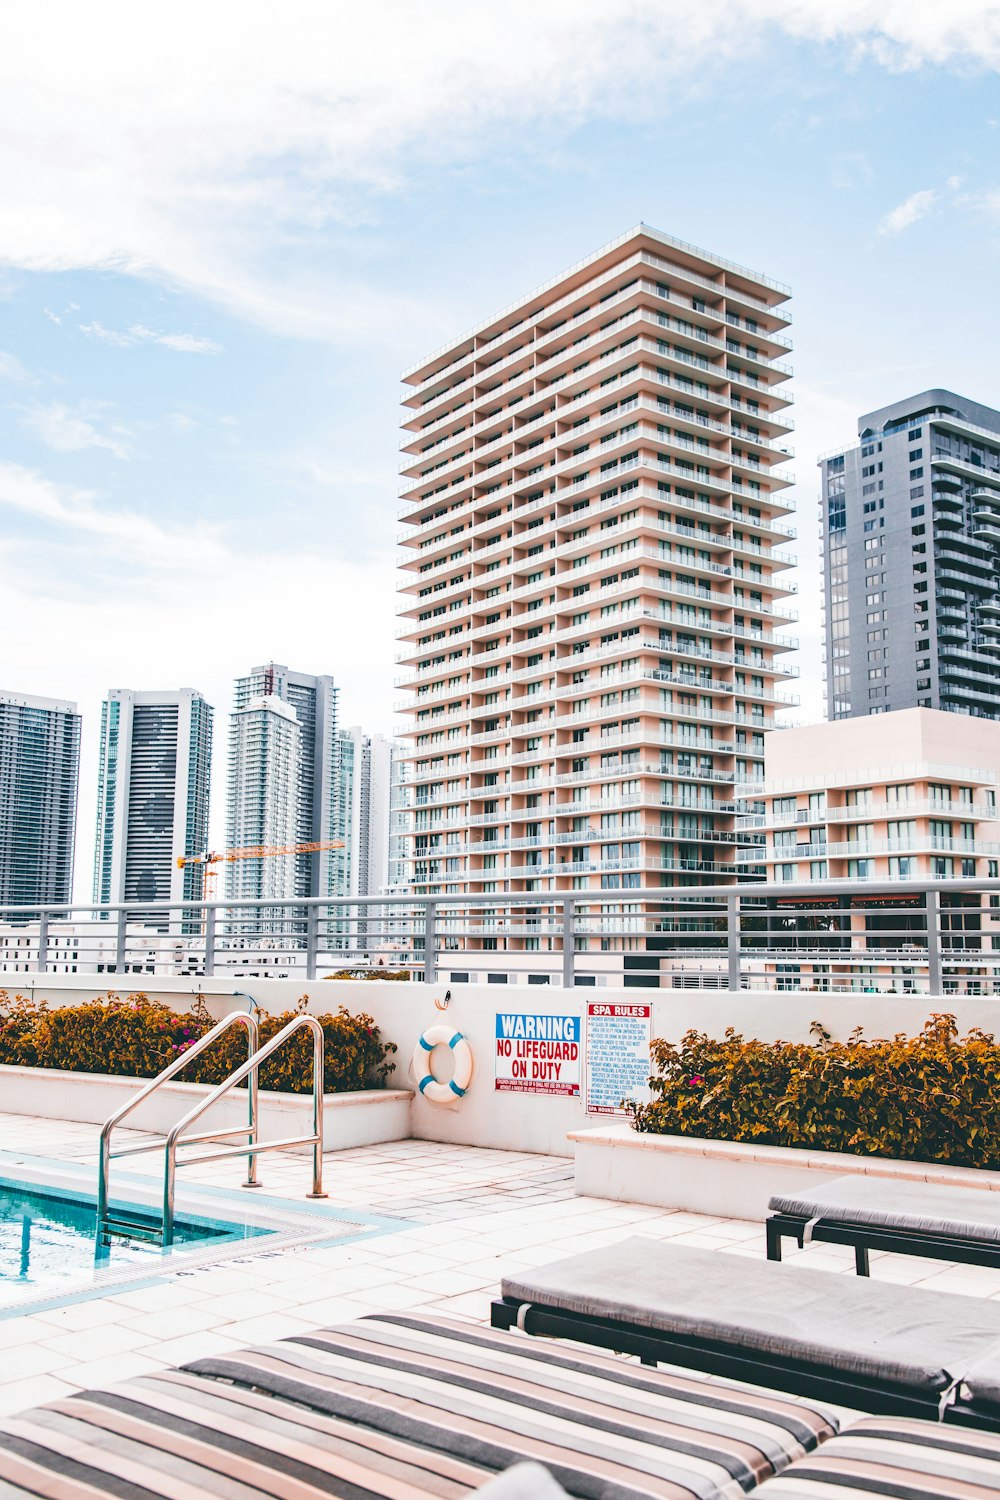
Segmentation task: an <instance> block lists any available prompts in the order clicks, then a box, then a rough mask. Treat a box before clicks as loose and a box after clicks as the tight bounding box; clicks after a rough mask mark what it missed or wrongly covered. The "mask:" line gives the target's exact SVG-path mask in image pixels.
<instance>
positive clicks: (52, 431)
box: [17, 401, 130, 458]
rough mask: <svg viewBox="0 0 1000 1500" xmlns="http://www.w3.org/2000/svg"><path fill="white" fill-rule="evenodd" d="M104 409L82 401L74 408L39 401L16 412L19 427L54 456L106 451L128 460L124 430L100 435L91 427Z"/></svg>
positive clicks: (126, 437) (96, 404)
mask: <svg viewBox="0 0 1000 1500" xmlns="http://www.w3.org/2000/svg"><path fill="white" fill-rule="evenodd" d="M105 409H106V408H105V404H104V403H103V402H100V401H82V402H80V403H79V405H77V406H76V407H75V408H73V407H69V406H66V405H65V404H64V403H63V402H61V401H53V402H51V403H49V404H48V405H45V404H44V403H42V402H40V401H39V402H35V404H34V405H32V406H21V407H18V409H17V410H18V415H19V420H20V423H21V426H22V427H24V428H25V429H26V430H27V431H28V432H31V433H34V435H35V437H37V438H39V439H40V440H41V441H42V442H43V443H44V444H45V445H46V447H48V448H53V449H55V451H56V452H57V453H76V452H79V451H80V450H81V449H83V448H107V450H108V452H109V453H113V454H114V455H115V457H116V458H128V457H129V448H128V439H129V437H130V434H129V432H128V429H127V428H125V427H122V426H120V425H115V426H112V427H111V428H109V429H108V430H105V431H102V430H101V429H100V428H99V427H97V426H95V420H99V419H100V418H101V416H102V414H103V412H104V411H105Z"/></svg>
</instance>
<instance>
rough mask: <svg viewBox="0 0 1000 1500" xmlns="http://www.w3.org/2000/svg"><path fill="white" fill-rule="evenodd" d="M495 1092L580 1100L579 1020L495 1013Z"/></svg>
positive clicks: (572, 1017)
mask: <svg viewBox="0 0 1000 1500" xmlns="http://www.w3.org/2000/svg"><path fill="white" fill-rule="evenodd" d="M496 1088H497V1090H498V1091H500V1092H502V1093H514V1094H567V1095H569V1096H570V1097H571V1098H574V1099H579V1097H580V1017H579V1016H524V1015H521V1014H520V1013H519V1012H517V1011H514V1012H508V1011H500V1012H498V1013H497V1035H496Z"/></svg>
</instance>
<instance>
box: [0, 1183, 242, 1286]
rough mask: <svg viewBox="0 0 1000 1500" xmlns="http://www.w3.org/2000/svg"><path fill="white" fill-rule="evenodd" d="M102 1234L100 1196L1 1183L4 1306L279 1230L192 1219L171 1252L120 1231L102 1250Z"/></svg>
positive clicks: (139, 1213)
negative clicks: (105, 1273) (107, 1273)
mask: <svg viewBox="0 0 1000 1500" xmlns="http://www.w3.org/2000/svg"><path fill="white" fill-rule="evenodd" d="M112 1211H113V1212H114V1213H116V1214H118V1215H125V1216H127V1217H128V1218H129V1219H134V1220H136V1221H137V1222H140V1223H143V1224H147V1225H148V1226H149V1229H150V1230H151V1231H154V1232H155V1231H156V1230H158V1228H159V1220H158V1219H157V1217H156V1216H155V1215H154V1214H153V1213H152V1212H151V1211H149V1210H147V1209H140V1208H137V1207H136V1206H135V1205H125V1204H120V1203H114V1204H113V1205H112ZM96 1231H97V1209H96V1206H95V1203H94V1201H93V1200H92V1199H87V1198H86V1197H84V1196H82V1195H80V1196H75V1195H69V1194H57V1193H56V1192H54V1191H48V1190H46V1189H42V1188H39V1187H38V1186H37V1185H36V1184H33V1183H20V1182H9V1181H8V1182H3V1181H0V1309H2V1308H3V1307H4V1306H9V1305H10V1304H11V1303H13V1302H14V1301H19V1300H20V1299H21V1298H23V1297H24V1296H25V1295H26V1293H29V1292H30V1291H34V1293H35V1295H36V1296H39V1297H44V1296H48V1295H51V1296H58V1295H60V1294H61V1293H65V1292H68V1291H76V1290H80V1289H81V1286H82V1285H86V1284H87V1283H89V1282H90V1280H91V1278H92V1276H93V1272H94V1271H95V1269H96V1270H99V1271H102V1272H103V1271H106V1270H108V1269H111V1270H112V1271H116V1272H117V1271H127V1270H128V1269H129V1268H130V1267H134V1268H135V1269H136V1270H137V1271H143V1270H148V1271H155V1270H156V1269H157V1267H158V1266H160V1265H162V1262H163V1258H164V1256H165V1255H170V1254H175V1253H181V1254H182V1253H183V1252H184V1250H185V1249H187V1250H192V1249H195V1248H197V1249H204V1248H205V1247H206V1246H207V1245H209V1244H211V1243H217V1244H220V1243H226V1242H231V1241H233V1240H241V1239H249V1238H252V1237H255V1236H257V1235H261V1234H268V1233H270V1232H271V1231H269V1230H267V1229H262V1228H259V1227H257V1226H255V1225H251V1224H239V1223H225V1222H222V1221H219V1220H214V1219H208V1218H201V1217H200V1216H199V1217H192V1216H188V1217H187V1218H186V1219H179V1220H178V1221H177V1223H176V1225H175V1231H174V1232H175V1242H174V1244H173V1246H172V1247H171V1248H170V1249H169V1250H167V1249H163V1248H162V1247H161V1246H160V1245H158V1244H155V1243H153V1244H151V1243H149V1242H148V1241H144V1240H142V1239H141V1238H137V1239H124V1238H121V1237H120V1236H118V1235H115V1236H113V1238H112V1240H111V1244H110V1245H109V1246H107V1247H102V1248H101V1249H98V1247H97V1240H96Z"/></svg>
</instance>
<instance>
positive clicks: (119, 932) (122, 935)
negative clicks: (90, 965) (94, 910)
mask: <svg viewBox="0 0 1000 1500" xmlns="http://www.w3.org/2000/svg"><path fill="white" fill-rule="evenodd" d="M127 936H128V913H127V912H126V910H125V908H124V907H121V908H120V909H119V912H118V926H117V928H116V930H115V973H116V974H124V972H125V954H126V939H127Z"/></svg>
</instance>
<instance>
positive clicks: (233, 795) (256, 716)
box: [226, 693, 302, 900]
mask: <svg viewBox="0 0 1000 1500" xmlns="http://www.w3.org/2000/svg"><path fill="white" fill-rule="evenodd" d="M301 774H302V724H301V723H300V721H299V718H298V716H297V714H296V712H295V709H294V708H292V707H291V705H290V704H288V703H285V702H283V701H282V699H281V698H279V697H277V696H275V695H274V694H273V693H272V694H265V695H263V696H261V697H258V698H250V699H248V700H247V701H246V702H244V703H242V704H240V705H239V706H238V707H237V708H236V709H234V711H233V714H232V717H231V720H230V731H229V800H228V813H227V819H226V843H227V844H228V845H229V847H230V848H245V847H256V846H257V845H261V844H270V845H289V844H296V843H298V842H300V833H301V825H300V795H299V793H300V786H301ZM298 880H299V868H298V865H297V862H296V859H295V857H294V856H288V855H284V856H283V855H276V856H271V857H269V858H261V859H238V860H233V861H231V862H229V863H227V864H226V896H227V898H230V899H233V900H239V899H240V898H246V899H248V900H253V899H255V898H265V897H274V898H276V899H277V900H285V899H290V898H292V897H293V896H299V895H301V894H302V892H301V891H300V890H299V888H298Z"/></svg>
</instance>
